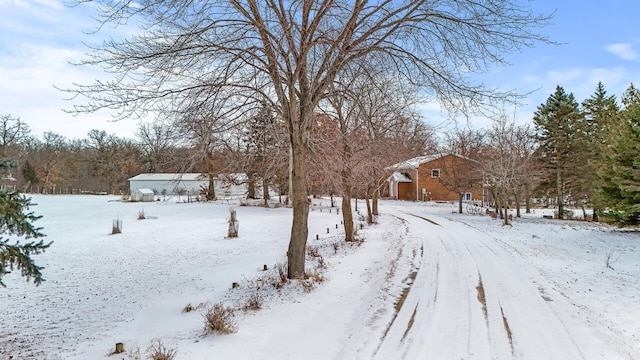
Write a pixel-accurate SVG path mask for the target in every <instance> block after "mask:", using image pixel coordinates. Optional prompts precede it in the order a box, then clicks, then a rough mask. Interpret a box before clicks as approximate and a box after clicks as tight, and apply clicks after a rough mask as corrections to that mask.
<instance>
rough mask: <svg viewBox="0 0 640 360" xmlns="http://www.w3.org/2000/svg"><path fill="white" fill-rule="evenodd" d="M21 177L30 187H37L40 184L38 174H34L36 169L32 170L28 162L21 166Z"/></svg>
mask: <svg viewBox="0 0 640 360" xmlns="http://www.w3.org/2000/svg"><path fill="white" fill-rule="evenodd" d="M22 177H24V180H25V181H27V182H28V183H29V184H31V185H37V184H38V183H39V182H40V179H38V174H36V169H34V168H33V165H31V162H29V160H27V161H25V162H24V165H22ZM25 187H28V186H25Z"/></svg>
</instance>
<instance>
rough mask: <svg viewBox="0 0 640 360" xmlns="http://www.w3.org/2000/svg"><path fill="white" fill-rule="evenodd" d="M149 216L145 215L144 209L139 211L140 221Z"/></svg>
mask: <svg viewBox="0 0 640 360" xmlns="http://www.w3.org/2000/svg"><path fill="white" fill-rule="evenodd" d="M146 218H147V216H146V215H145V214H144V209H142V210H140V211H138V220H144V219H146Z"/></svg>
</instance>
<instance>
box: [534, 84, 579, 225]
mask: <svg viewBox="0 0 640 360" xmlns="http://www.w3.org/2000/svg"><path fill="white" fill-rule="evenodd" d="M582 118H583V115H582V114H581V112H580V109H579V108H578V103H577V102H576V100H575V98H574V97H573V94H571V93H569V94H567V93H566V92H565V91H564V89H563V88H562V87H561V86H557V87H556V91H555V92H554V93H553V94H552V95H550V96H549V98H548V99H547V101H546V103H544V104H541V105H539V106H538V109H537V111H536V112H535V114H534V117H533V121H534V123H535V125H536V132H537V139H538V142H539V159H540V162H541V164H542V166H543V172H542V174H541V176H542V182H541V185H540V188H541V190H543V191H546V192H548V193H549V194H552V195H553V196H555V198H556V201H557V206H558V217H559V218H560V219H562V218H563V217H564V204H565V200H566V197H567V196H568V195H570V189H569V188H570V186H571V185H572V182H575V180H576V179H577V177H579V176H582V175H583V173H582V172H580V171H577V170H576V169H575V167H574V165H575V164H579V163H580V162H579V161H576V158H575V156H576V154H578V153H579V151H578V150H580V149H579V147H580V145H581V144H580V139H581V131H582V130H581V129H580V126H581V123H582V121H581V119H582Z"/></svg>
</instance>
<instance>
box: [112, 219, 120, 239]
mask: <svg viewBox="0 0 640 360" xmlns="http://www.w3.org/2000/svg"><path fill="white" fill-rule="evenodd" d="M121 233H122V220H120V218H116V219H113V225H112V227H111V234H112V235H115V234H121Z"/></svg>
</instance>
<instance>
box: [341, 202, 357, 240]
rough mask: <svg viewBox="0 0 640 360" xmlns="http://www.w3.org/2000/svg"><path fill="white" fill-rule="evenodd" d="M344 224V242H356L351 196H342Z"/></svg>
mask: <svg viewBox="0 0 640 360" xmlns="http://www.w3.org/2000/svg"><path fill="white" fill-rule="evenodd" d="M345 193H346V191H345ZM342 222H343V223H344V233H345V236H344V240H345V241H354V240H355V237H354V232H353V212H352V211H351V194H345V195H343V196H342Z"/></svg>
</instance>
